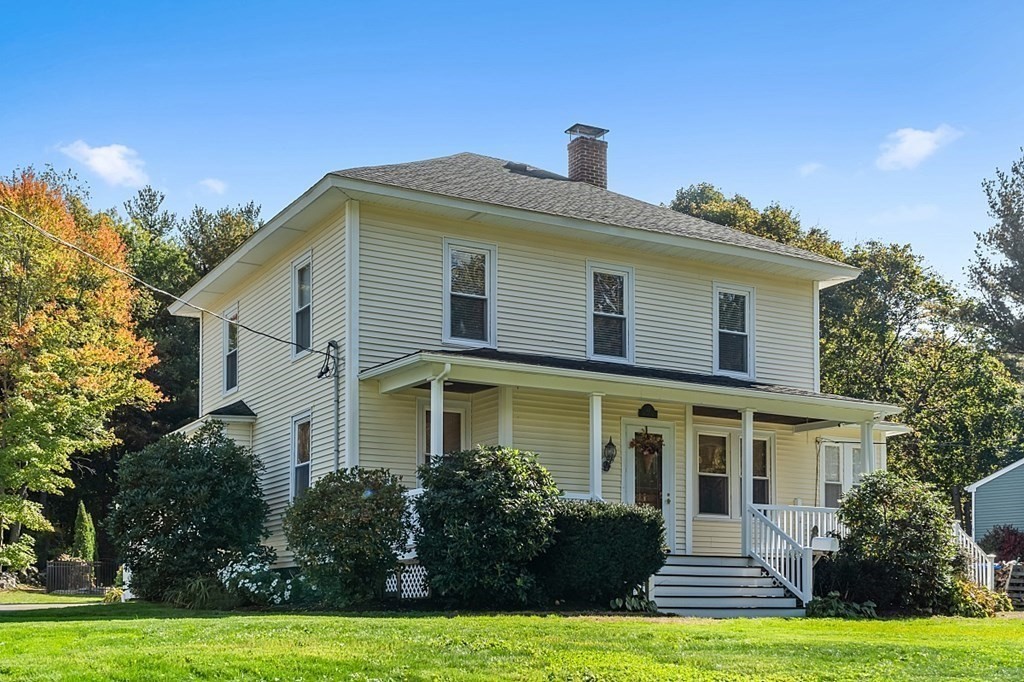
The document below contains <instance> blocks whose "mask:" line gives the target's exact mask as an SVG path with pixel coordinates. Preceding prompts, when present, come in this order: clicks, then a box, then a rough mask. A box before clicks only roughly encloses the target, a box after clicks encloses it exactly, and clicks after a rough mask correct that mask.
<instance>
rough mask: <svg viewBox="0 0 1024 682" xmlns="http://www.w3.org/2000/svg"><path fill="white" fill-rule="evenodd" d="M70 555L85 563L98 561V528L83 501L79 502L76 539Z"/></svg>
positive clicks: (72, 544)
mask: <svg viewBox="0 0 1024 682" xmlns="http://www.w3.org/2000/svg"><path fill="white" fill-rule="evenodd" d="M70 554H71V556H73V557H77V558H79V559H84V560H85V561H96V527H95V526H94V525H93V523H92V515H91V514H89V512H88V511H87V510H86V508H85V503H84V502H82V501H81V500H79V501H78V513H77V514H76V515H75V537H74V540H73V541H72V543H71V552H70Z"/></svg>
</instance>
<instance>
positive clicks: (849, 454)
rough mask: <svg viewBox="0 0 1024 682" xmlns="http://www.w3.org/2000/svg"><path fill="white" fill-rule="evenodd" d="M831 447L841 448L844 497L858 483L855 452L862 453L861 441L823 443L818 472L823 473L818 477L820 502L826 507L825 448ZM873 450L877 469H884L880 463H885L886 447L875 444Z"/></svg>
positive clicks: (825, 441)
mask: <svg viewBox="0 0 1024 682" xmlns="http://www.w3.org/2000/svg"><path fill="white" fill-rule="evenodd" d="M829 445H835V446H836V447H838V448H839V478H840V483H842V486H843V495H845V494H846V493H848V492H850V490H851V489H852V488H853V487H854V486H855V485H857V483H858V482H857V481H855V480H854V474H853V460H854V452H855V451H856V452H858V453H859V452H860V441H859V440H856V441H855V440H839V439H832V438H830V439H828V440H823V441H821V447H819V448H818V470H819V471H820V472H821V473H820V474H819V475H818V500H819V501H820V505H821V506H825V448H826V447H827V446H829ZM873 449H874V452H872V455H873V456H874V458H875V459H874V462H875V469H876V470H877V469H883V468H884V465H881V464H880V462H884V461H885V446H884V445H879V444H878V443H875V444H874V448H873ZM866 471H867V470H865V473H866Z"/></svg>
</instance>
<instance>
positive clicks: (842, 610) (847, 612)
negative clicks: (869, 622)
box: [807, 592, 878, 618]
mask: <svg viewBox="0 0 1024 682" xmlns="http://www.w3.org/2000/svg"><path fill="white" fill-rule="evenodd" d="M807 615H808V616H810V617H811V618H877V617H878V614H877V613H876V612H875V603H874V602H871V601H866V602H864V603H863V604H858V603H857V602H850V601H843V599H842V597H841V596H840V595H839V593H838V592H829V593H828V594H827V595H825V596H824V597H816V598H814V599H813V600H812V601H811V603H809V604H808V605H807Z"/></svg>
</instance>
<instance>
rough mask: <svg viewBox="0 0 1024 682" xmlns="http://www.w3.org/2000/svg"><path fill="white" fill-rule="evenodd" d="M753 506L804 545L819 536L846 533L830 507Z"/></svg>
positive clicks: (839, 535) (807, 544) (834, 511)
mask: <svg viewBox="0 0 1024 682" xmlns="http://www.w3.org/2000/svg"><path fill="white" fill-rule="evenodd" d="M754 508H755V509H757V510H758V511H759V512H761V513H762V514H764V515H765V516H766V517H768V520H769V521H771V522H772V523H774V524H775V525H776V526H778V527H779V528H781V529H782V531H783V532H784V533H785V534H786V535H788V536H789V537H791V538H793V539H794V540H796V541H797V542H799V543H800V544H801V545H802V546H804V547H809V546H810V545H811V540H813V539H814V538H819V537H827V536H830V535H834V536H835V537H843V536H844V535H846V527H845V526H843V524H842V523H840V522H839V518H838V517H837V516H836V511H837V510H836V509H833V508H832V507H791V506H788V505H782V504H755V505H754Z"/></svg>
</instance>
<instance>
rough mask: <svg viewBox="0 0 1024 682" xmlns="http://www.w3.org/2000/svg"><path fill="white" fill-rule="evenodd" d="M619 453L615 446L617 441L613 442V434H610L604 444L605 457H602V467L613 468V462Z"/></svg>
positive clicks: (605, 468)
mask: <svg viewBox="0 0 1024 682" xmlns="http://www.w3.org/2000/svg"><path fill="white" fill-rule="evenodd" d="M617 454H619V449H618V448H616V447H615V443H613V442H612V438H611V436H608V442H607V443H606V444H605V446H604V457H602V458H601V469H603V470H604V471H609V470H610V469H611V468H612V462H614V461H615V455H617Z"/></svg>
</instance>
